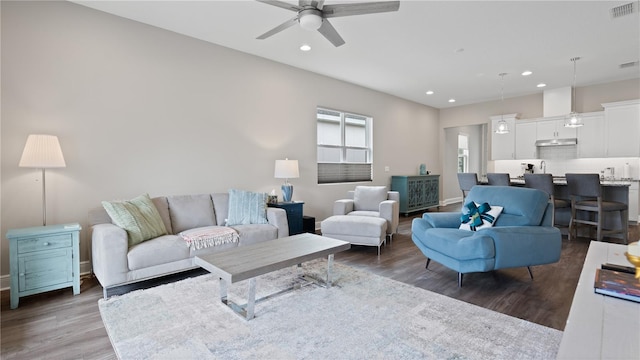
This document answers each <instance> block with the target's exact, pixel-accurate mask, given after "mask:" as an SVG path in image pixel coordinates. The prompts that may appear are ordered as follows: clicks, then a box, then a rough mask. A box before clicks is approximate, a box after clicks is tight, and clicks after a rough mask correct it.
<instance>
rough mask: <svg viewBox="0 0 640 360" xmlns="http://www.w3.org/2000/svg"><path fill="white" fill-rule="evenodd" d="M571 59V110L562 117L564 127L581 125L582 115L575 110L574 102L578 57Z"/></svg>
mask: <svg viewBox="0 0 640 360" xmlns="http://www.w3.org/2000/svg"><path fill="white" fill-rule="evenodd" d="M570 60H571V61H573V86H572V87H571V112H570V113H569V115H567V116H565V118H564V127H568V128H577V127H580V126H582V125H584V124H583V123H582V117H581V116H580V114H578V113H577V112H576V110H575V104H576V62H577V61H578V60H580V58H579V57H574V58H571V59H570Z"/></svg>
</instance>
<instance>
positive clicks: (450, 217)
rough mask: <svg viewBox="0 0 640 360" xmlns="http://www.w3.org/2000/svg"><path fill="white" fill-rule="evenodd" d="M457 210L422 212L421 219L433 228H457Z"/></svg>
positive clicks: (458, 224)
mask: <svg viewBox="0 0 640 360" xmlns="http://www.w3.org/2000/svg"><path fill="white" fill-rule="evenodd" d="M460 215H461V213H459V212H439V213H424V214H423V215H422V219H424V220H425V221H427V222H428V223H429V225H431V227H433V228H458V227H460Z"/></svg>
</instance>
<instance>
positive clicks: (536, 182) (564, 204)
mask: <svg viewBox="0 0 640 360" xmlns="http://www.w3.org/2000/svg"><path fill="white" fill-rule="evenodd" d="M524 186H525V187H528V188H532V189H538V190H542V191H544V192H546V193H547V194H549V200H550V201H551V203H552V204H553V213H552V215H551V223H552V224H553V226H555V227H557V228H566V229H569V226H558V225H557V224H556V211H557V210H558V209H563V208H566V209H569V208H571V202H569V201H567V200H562V199H556V197H555V195H554V190H555V189H554V186H553V176H552V175H551V174H524Z"/></svg>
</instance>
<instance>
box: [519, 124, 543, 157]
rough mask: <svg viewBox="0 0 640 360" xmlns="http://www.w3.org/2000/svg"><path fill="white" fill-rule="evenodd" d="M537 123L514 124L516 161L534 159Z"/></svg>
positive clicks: (536, 154)
mask: <svg viewBox="0 0 640 360" xmlns="http://www.w3.org/2000/svg"><path fill="white" fill-rule="evenodd" d="M537 125H538V124H537V122H535V121H533V122H521V121H518V123H517V124H516V159H536V158H537V157H538V151H537V150H538V149H537V148H536V140H537V139H538V137H537V127H538V126H537Z"/></svg>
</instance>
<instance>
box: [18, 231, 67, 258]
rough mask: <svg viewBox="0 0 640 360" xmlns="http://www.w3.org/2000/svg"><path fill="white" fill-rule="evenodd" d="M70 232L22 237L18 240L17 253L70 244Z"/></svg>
mask: <svg viewBox="0 0 640 360" xmlns="http://www.w3.org/2000/svg"><path fill="white" fill-rule="evenodd" d="M71 241H72V237H71V234H57V235H51V236H39V237H34V238H30V239H24V240H21V241H20V242H18V254H24V253H28V252H34V251H43V250H52V249H59V248H64V247H70V246H71Z"/></svg>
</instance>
